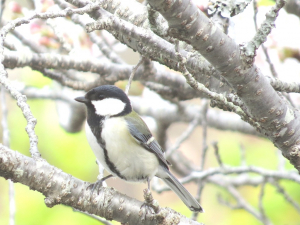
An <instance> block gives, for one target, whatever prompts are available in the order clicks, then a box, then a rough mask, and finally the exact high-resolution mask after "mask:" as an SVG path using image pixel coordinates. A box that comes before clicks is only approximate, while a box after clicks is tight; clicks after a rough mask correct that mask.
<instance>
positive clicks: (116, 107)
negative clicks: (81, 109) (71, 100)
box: [92, 98, 126, 116]
mask: <svg viewBox="0 0 300 225" xmlns="http://www.w3.org/2000/svg"><path fill="white" fill-rule="evenodd" d="M92 104H93V105H94V107H95V110H96V114H97V115H99V116H113V115H117V114H119V113H121V112H122V111H123V110H124V108H125V105H126V104H125V103H124V102H122V101H121V100H119V99H116V98H106V99H103V100H97V101H92Z"/></svg>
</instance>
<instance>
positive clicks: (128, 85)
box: [125, 56, 145, 95]
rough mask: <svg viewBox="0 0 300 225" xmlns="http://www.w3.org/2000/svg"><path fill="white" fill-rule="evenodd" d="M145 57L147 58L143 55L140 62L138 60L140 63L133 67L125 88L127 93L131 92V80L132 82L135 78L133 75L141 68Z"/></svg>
mask: <svg viewBox="0 0 300 225" xmlns="http://www.w3.org/2000/svg"><path fill="white" fill-rule="evenodd" d="M144 59H145V58H144V57H143V56H141V58H140V60H139V62H138V63H137V64H136V66H135V67H133V69H132V72H131V74H130V76H129V79H128V83H127V85H126V89H125V93H126V94H127V95H128V92H129V89H130V85H131V82H132V80H133V77H134V75H135V72H136V71H137V69H138V68H139V66H140V65H141V64H142V63H143V62H144Z"/></svg>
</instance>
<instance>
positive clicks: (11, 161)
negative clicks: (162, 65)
mask: <svg viewBox="0 0 300 225" xmlns="http://www.w3.org/2000/svg"><path fill="white" fill-rule="evenodd" d="M0 165H1V166H0V176H2V177H4V178H6V179H11V180H13V181H14V182H19V183H22V184H24V185H26V186H28V187H29V188H30V189H31V190H36V191H38V192H40V193H42V194H43V195H45V196H46V198H45V203H46V205H47V206H48V207H53V206H54V205H57V204H64V205H67V206H71V207H73V208H75V209H77V210H80V211H84V212H89V213H90V214H95V215H98V216H101V217H104V218H106V219H108V220H116V221H120V222H121V223H123V224H126V223H128V224H141V225H142V224H143V225H144V224H145V225H148V224H149V225H150V224H174V223H172V222H171V221H173V222H174V221H177V222H176V224H178V223H180V224H194V225H197V224H198V225H199V223H197V222H196V221H192V220H190V219H188V218H186V217H184V216H181V215H180V214H178V213H177V212H175V211H173V210H171V209H168V208H160V211H159V212H158V213H157V214H154V215H153V214H151V213H148V214H145V213H143V210H141V206H142V204H143V203H142V202H140V201H138V200H136V199H132V198H130V197H128V196H126V195H123V194H121V193H119V192H117V191H116V190H115V189H113V188H106V187H101V188H100V194H99V195H98V196H92V198H91V190H89V189H88V190H87V186H88V183H86V182H83V181H81V180H79V179H77V178H75V177H72V176H71V175H70V174H66V173H64V172H62V171H61V170H59V169H58V168H56V167H54V166H52V165H50V164H48V163H47V162H46V161H45V160H43V159H38V160H36V161H35V160H33V159H32V158H29V157H27V156H24V155H22V154H20V153H19V152H16V151H13V150H10V149H8V148H6V147H5V146H3V145H1V144H0Z"/></svg>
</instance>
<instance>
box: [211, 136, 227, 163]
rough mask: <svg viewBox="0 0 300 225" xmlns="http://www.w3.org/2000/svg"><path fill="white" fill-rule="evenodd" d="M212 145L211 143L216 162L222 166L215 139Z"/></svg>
mask: <svg viewBox="0 0 300 225" xmlns="http://www.w3.org/2000/svg"><path fill="white" fill-rule="evenodd" d="M212 145H213V147H214V149H215V156H216V159H217V162H218V164H219V166H220V167H223V166H224V164H223V162H222V160H221V156H220V152H219V146H218V142H216V141H215V142H213V143H212Z"/></svg>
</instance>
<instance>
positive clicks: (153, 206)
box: [141, 189, 159, 216]
mask: <svg viewBox="0 0 300 225" xmlns="http://www.w3.org/2000/svg"><path fill="white" fill-rule="evenodd" d="M144 199H145V202H144V203H143V204H142V206H141V210H142V209H144V210H145V216H146V215H147V214H148V212H150V213H151V214H155V213H158V211H159V205H158V201H156V200H155V199H154V198H153V196H152V194H151V191H150V190H149V189H144Z"/></svg>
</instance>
